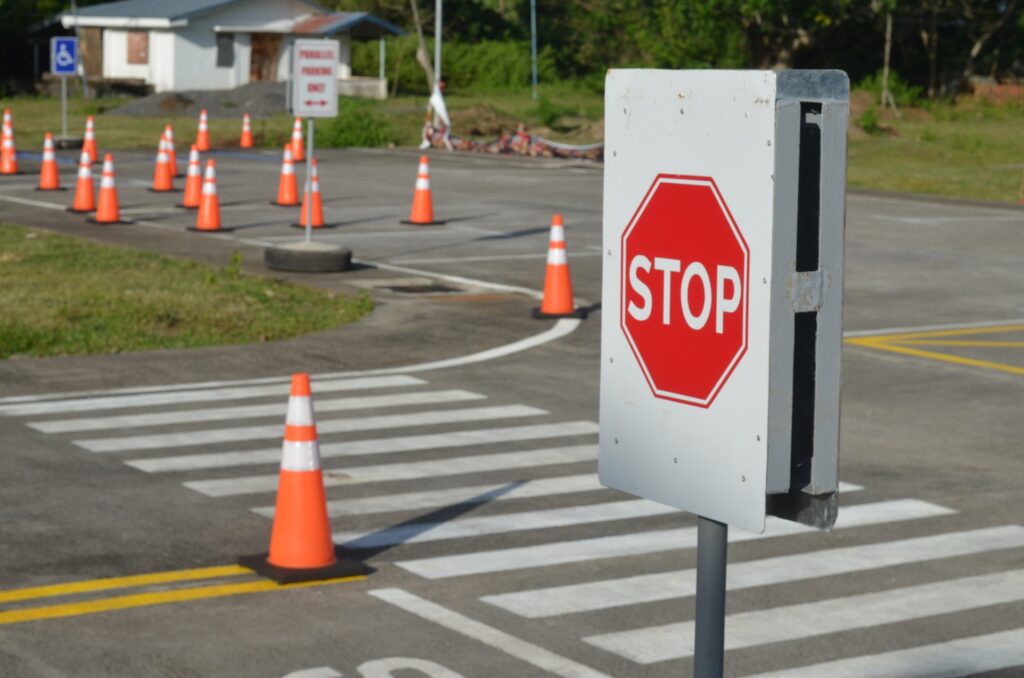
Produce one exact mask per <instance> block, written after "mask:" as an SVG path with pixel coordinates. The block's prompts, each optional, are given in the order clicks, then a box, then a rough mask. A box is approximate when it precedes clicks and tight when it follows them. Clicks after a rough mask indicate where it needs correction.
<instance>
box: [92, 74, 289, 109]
mask: <svg viewBox="0 0 1024 678" xmlns="http://www.w3.org/2000/svg"><path fill="white" fill-rule="evenodd" d="M202 108H205V109H206V111H207V113H208V114H209V116H210V117H211V118H238V117H241V115H242V113H248V114H249V115H251V116H252V117H254V118H266V117H269V116H271V115H275V114H277V113H286V112H287V109H286V108H285V84H284V83H283V82H252V83H249V84H248V85H242V86H241V87H236V88H235V89H228V90H194V91H188V92H160V93H157V94H150V95H149V96H145V97H142V98H139V99H134V100H132V101H130V102H128V103H126V104H124V105H123V106H119V107H117V108H116V109H114V110H112V111H110V113H113V114H115V115H133V116H138V117H142V118H160V117H164V116H167V115H181V116H192V115H199V110H200V109H202Z"/></svg>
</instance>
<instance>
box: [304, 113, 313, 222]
mask: <svg viewBox="0 0 1024 678" xmlns="http://www.w3.org/2000/svg"><path fill="white" fill-rule="evenodd" d="M313 120H315V118H307V119H306V148H307V149H308V150H309V153H307V154H306V193H305V194H304V195H305V196H306V201H305V202H306V209H305V210H304V211H305V215H304V216H305V218H306V242H313V151H314V149H313V138H314V136H315V134H314V132H315V129H314V127H313Z"/></svg>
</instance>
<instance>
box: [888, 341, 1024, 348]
mask: <svg viewBox="0 0 1024 678" xmlns="http://www.w3.org/2000/svg"><path fill="white" fill-rule="evenodd" d="M889 343H893V344H899V345H900V346H966V347H978V348H1024V341H981V340H969V339H904V340H901V341H892V340H889Z"/></svg>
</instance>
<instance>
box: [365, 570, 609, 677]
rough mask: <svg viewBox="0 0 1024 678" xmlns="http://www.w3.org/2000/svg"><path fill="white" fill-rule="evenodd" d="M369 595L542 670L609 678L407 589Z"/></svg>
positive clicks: (559, 674) (561, 673)
mask: <svg viewBox="0 0 1024 678" xmlns="http://www.w3.org/2000/svg"><path fill="white" fill-rule="evenodd" d="M369 594H370V595H371V596H373V597H374V598H377V599H379V600H382V601H384V602H386V603H391V604H392V605H395V606H397V607H400V608H401V609H403V610H405V611H406V612H409V613H410V614H414V615H416V616H417V617H420V618H421V619H426V620H427V621H432V622H434V623H435V624H439V625H440V626H443V627H444V628H446V629H448V630H449V631H454V632H455V633H458V634H460V635H463V636H466V637H467V638H472V639H473V640H476V641H479V642H481V643H483V644H485V645H487V646H489V647H491V648H494V649H496V650H499V651H501V652H504V653H505V654H508V655H510V656H512V657H515V658H516V659H520V660H522V661H524V662H526V663H527V664H530V665H531V666H534V667H536V668H538V669H540V670H541V671H546V672H548V673H553V674H555V675H556V676H563V677H564V678H610V676H608V675H606V674H604V673H601V672H599V671H595V670H593V669H591V668H589V667H587V666H584V665H583V664H578V663H576V662H574V661H572V660H571V659H566V658H565V657H562V656H560V655H557V654H555V653H554V652H551V651H549V650H545V649H544V648H542V647H540V646H539V645H534V644H533V643H528V642H526V641H525V640H521V639H519V638H516V637H515V636H511V635H509V634H507V633H505V632H504V631H499V630H498V629H496V628H493V627H491V626H487V625H486V624H481V623H480V622H478V621H476V620H474V619H470V618H469V617H466V616H464V615H461V614H459V613H457V612H453V611H452V610H449V609H448V608H446V607H442V606H440V605H438V604H436V603H432V602H430V601H429V600H426V599H424V598H420V597H419V596H416V595H414V594H412V593H409V592H408V591H404V590H402V589H398V588H390V589H376V590H374V591H370V592H369Z"/></svg>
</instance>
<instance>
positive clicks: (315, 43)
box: [291, 40, 339, 118]
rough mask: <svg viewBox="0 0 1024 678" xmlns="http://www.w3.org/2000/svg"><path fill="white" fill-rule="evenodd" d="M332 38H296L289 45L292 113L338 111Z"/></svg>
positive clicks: (313, 115)
mask: <svg viewBox="0 0 1024 678" xmlns="http://www.w3.org/2000/svg"><path fill="white" fill-rule="evenodd" d="M338 53H339V45H338V42H337V41H336V40H296V41H295V44H294V45H293V46H292V92H291V94H292V98H291V102H292V113H293V114H294V115H297V116H301V117H304V118H333V117H336V116H337V115H338Z"/></svg>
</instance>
